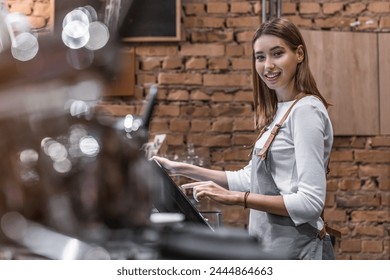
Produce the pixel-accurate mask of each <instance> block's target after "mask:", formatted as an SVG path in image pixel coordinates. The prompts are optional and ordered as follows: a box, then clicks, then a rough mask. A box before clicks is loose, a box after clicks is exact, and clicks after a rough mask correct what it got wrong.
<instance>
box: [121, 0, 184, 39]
mask: <svg viewBox="0 0 390 280" xmlns="http://www.w3.org/2000/svg"><path fill="white" fill-rule="evenodd" d="M180 11H181V0H133V2H132V4H131V7H130V8H129V9H128V11H127V13H126V15H124V18H123V22H122V24H121V27H120V30H119V35H120V36H121V38H122V39H123V41H129V42H131V41H135V42H142V41H149V42H151V41H179V40H180V20H181V14H180Z"/></svg>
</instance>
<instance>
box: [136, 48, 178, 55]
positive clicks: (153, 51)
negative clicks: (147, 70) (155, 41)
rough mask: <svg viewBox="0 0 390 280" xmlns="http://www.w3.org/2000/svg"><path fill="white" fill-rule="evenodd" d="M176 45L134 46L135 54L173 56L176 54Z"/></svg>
mask: <svg viewBox="0 0 390 280" xmlns="http://www.w3.org/2000/svg"><path fill="white" fill-rule="evenodd" d="M178 53H179V52H178V47H177V46H154V47H153V48H151V47H150V46H137V47H135V54H136V55H137V56H145V57H150V56H175V55H177V54H178Z"/></svg>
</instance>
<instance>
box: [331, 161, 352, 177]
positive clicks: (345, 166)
mask: <svg viewBox="0 0 390 280" xmlns="http://www.w3.org/2000/svg"><path fill="white" fill-rule="evenodd" d="M358 171H359V168H358V167H357V166H356V165H354V164H352V163H351V164H349V163H338V162H332V165H331V168H330V173H329V177H331V178H332V177H356V176H357V175H358Z"/></svg>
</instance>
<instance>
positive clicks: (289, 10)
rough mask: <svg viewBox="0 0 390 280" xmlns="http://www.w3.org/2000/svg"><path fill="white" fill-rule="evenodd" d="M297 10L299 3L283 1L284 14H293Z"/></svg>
mask: <svg viewBox="0 0 390 280" xmlns="http://www.w3.org/2000/svg"><path fill="white" fill-rule="evenodd" d="M296 12H297V4H296V3H286V2H284V3H283V6H282V13H283V15H291V14H295V13H296Z"/></svg>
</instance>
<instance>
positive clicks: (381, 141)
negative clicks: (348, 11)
mask: <svg viewBox="0 0 390 280" xmlns="http://www.w3.org/2000/svg"><path fill="white" fill-rule="evenodd" d="M389 23H390V17H389ZM389 26H390V24H389ZM371 146H372V147H390V137H389V136H376V137H373V138H372V139H371Z"/></svg>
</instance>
